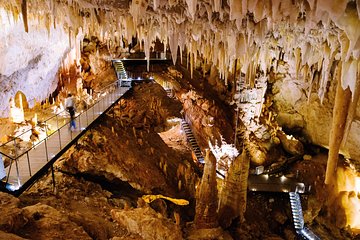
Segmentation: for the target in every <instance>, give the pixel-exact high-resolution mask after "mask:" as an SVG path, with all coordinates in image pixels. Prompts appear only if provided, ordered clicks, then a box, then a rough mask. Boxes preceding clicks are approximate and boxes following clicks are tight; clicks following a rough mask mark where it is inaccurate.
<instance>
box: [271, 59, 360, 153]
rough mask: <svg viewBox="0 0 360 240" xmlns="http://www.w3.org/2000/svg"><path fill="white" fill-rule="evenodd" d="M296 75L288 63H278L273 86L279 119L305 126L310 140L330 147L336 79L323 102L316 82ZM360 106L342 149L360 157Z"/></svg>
mask: <svg viewBox="0 0 360 240" xmlns="http://www.w3.org/2000/svg"><path fill="white" fill-rule="evenodd" d="M302 77H303V76H301V75H300V76H298V77H296V75H295V73H294V72H292V70H291V67H290V66H289V65H288V64H287V63H286V64H284V65H281V66H279V67H278V69H277V71H276V74H275V78H276V82H275V83H274V85H273V86H272V94H273V97H274V98H273V102H274V106H275V109H276V112H277V120H278V122H279V124H280V125H281V126H282V127H283V128H285V129H286V128H287V130H290V131H292V130H295V131H298V130H301V131H302V133H303V134H304V135H305V136H306V138H307V140H309V141H310V142H312V143H314V144H316V145H320V146H323V147H325V148H328V146H329V136H330V129H331V123H332V114H333V107H334V101H335V89H336V81H335V80H330V82H329V84H328V86H327V89H328V91H327V92H326V94H325V98H324V100H323V103H321V102H320V99H319V97H318V95H317V93H316V92H315V85H316V84H317V83H316V82H315V83H313V85H311V84H310V82H306V81H304V80H302V79H301V78H302ZM359 117H360V107H359V106H357V109H356V114H355V117H354V120H353V122H352V125H351V128H350V131H349V135H348V138H347V141H346V143H345V145H344V146H343V147H341V149H340V152H341V154H344V155H345V156H346V157H349V158H351V159H356V160H360V149H359V148H358V144H357V143H358V142H359V141H360V121H359Z"/></svg>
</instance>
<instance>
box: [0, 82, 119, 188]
mask: <svg viewBox="0 0 360 240" xmlns="http://www.w3.org/2000/svg"><path fill="white" fill-rule="evenodd" d="M117 87H120V81H119V80H117V81H115V82H113V83H111V84H108V85H106V86H105V87H103V88H101V90H100V91H99V92H98V93H100V96H98V98H97V99H96V100H95V101H94V103H93V104H91V105H89V106H87V107H86V110H85V111H82V112H80V113H79V114H78V115H77V116H76V117H75V121H77V119H78V120H79V126H78V127H79V128H80V127H81V126H80V118H81V116H82V115H83V114H86V120H87V122H88V118H87V114H88V110H90V109H91V108H92V109H93V112H94V111H95V110H94V108H95V106H96V105H98V104H99V103H100V101H102V100H103V99H104V98H106V97H107V96H108V93H111V92H114V91H115V90H116V89H117ZM110 97H112V96H110ZM111 99H112V98H111ZM100 104H101V103H100ZM103 107H104V106H103ZM99 108H100V107H99ZM64 112H66V110H63V111H61V112H60V113H57V114H55V115H53V116H51V117H49V118H47V119H46V120H45V121H44V122H43V124H45V133H46V137H44V138H42V139H39V141H38V142H37V143H36V144H32V146H31V147H29V148H27V149H25V150H24V151H23V152H21V153H19V152H18V149H17V143H16V139H17V138H19V137H20V136H22V135H23V134H25V133H29V131H32V130H33V128H32V129H29V130H27V131H25V132H24V133H21V134H20V135H18V136H16V137H14V139H12V140H11V141H8V142H7V143H10V142H14V145H13V147H14V149H15V153H14V154H15V156H9V154H5V153H3V152H0V154H2V155H3V156H5V157H7V158H9V159H10V165H9V166H8V172H7V174H6V181H5V184H6V185H7V184H8V182H9V178H10V174H11V169H12V167H13V165H14V163H15V167H16V172H17V177H18V179H19V169H18V161H17V159H20V158H21V157H23V156H24V155H25V154H26V155H27V156H26V158H27V162H28V167H29V175H30V176H31V175H32V173H31V169H30V159H29V152H30V151H31V150H33V149H35V148H36V147H37V146H39V145H40V144H42V143H43V142H45V150H46V153H47V151H48V149H47V147H46V144H47V140H48V139H49V138H50V137H51V136H52V135H54V134H56V133H58V134H59V142H60V149H61V148H62V147H61V134H60V130H61V129H62V128H63V127H64V126H67V125H68V124H69V122H70V119H68V120H67V121H66V120H64V121H63V124H61V123H60V124H59V119H58V116H59V115H61V114H62V113H64ZM53 118H56V129H55V130H54V131H52V132H51V133H49V129H48V124H47V122H48V121H49V120H51V119H53ZM39 125H40V124H37V125H36V126H39ZM87 126H88V123H87ZM87 126H86V127H87ZM80 130H81V129H80ZM80 132H81V131H80ZM71 139H72V133H71ZM1 146H4V144H3V145H1ZM46 161H49V157H48V155H47V154H46Z"/></svg>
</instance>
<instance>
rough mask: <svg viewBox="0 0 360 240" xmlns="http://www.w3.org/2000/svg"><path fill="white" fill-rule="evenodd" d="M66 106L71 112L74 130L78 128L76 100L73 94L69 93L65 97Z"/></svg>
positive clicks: (71, 126)
mask: <svg viewBox="0 0 360 240" xmlns="http://www.w3.org/2000/svg"><path fill="white" fill-rule="evenodd" d="M65 108H66V110H67V111H68V112H69V114H70V119H71V120H70V127H69V129H70V131H73V130H75V129H76V124H75V100H74V98H73V96H72V95H71V94H70V93H69V94H68V96H67V98H66V99H65Z"/></svg>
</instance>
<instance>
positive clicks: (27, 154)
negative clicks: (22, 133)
mask: <svg viewBox="0 0 360 240" xmlns="http://www.w3.org/2000/svg"><path fill="white" fill-rule="evenodd" d="M26 158H27V162H28V167H29V174H30V177H31V175H32V174H31V166H30V159H29V151H27V152H26Z"/></svg>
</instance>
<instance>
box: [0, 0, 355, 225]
mask: <svg viewBox="0 0 360 240" xmlns="http://www.w3.org/2000/svg"><path fill="white" fill-rule="evenodd" d="M0 24H1V26H2V30H1V31H0V40H1V42H2V43H3V44H2V45H0V54H1V55H2V56H1V57H2V62H1V64H0V86H1V91H2V93H1V95H0V101H1V102H2V103H8V102H9V99H10V97H12V96H15V93H16V92H17V91H19V90H20V91H22V92H23V93H24V94H25V95H26V97H27V98H28V99H30V100H31V99H34V102H35V101H42V100H43V99H45V98H46V97H47V96H48V95H49V94H51V93H52V92H53V91H54V90H55V88H56V87H57V83H58V81H60V80H62V81H63V80H64V79H62V75H61V74H59V73H58V69H59V68H60V69H63V70H64V71H65V72H66V71H69V69H70V66H71V65H73V64H74V63H75V65H77V66H80V57H81V48H82V46H83V39H84V37H85V36H88V37H91V36H95V37H97V38H98V39H100V41H101V42H103V43H106V45H107V48H108V50H109V52H110V53H112V52H113V53H116V52H117V49H118V48H121V47H122V46H123V44H124V43H129V42H131V41H132V38H133V37H134V36H136V37H137V39H138V40H139V43H140V45H141V46H140V48H141V49H144V52H145V56H146V58H147V59H148V69H149V59H150V48H151V47H152V46H153V42H154V41H156V40H159V41H161V42H163V43H164V45H165V46H169V50H170V52H171V56H172V60H173V63H174V64H176V63H177V62H181V63H182V62H185V60H186V63H187V65H188V68H189V70H190V73H191V77H193V74H194V71H195V70H196V69H198V70H202V71H203V73H204V75H205V74H206V72H207V71H208V69H209V67H214V68H216V69H217V70H218V74H219V81H220V82H221V83H222V84H223V85H225V86H231V87H232V91H233V94H232V99H230V100H229V102H232V103H233V104H235V105H236V104H239V103H240V101H241V99H240V98H241V94H238V92H239V91H240V90H241V86H245V87H254V86H255V85H256V83H257V82H258V81H259V78H260V77H262V76H264V77H265V76H266V77H267V76H268V75H269V73H271V72H272V71H273V69H274V68H275V69H276V68H277V67H278V66H279V65H281V64H282V63H283V62H287V63H288V64H289V66H290V68H291V69H290V71H291V73H292V76H294V77H296V80H301V81H302V84H303V85H304V86H306V87H305V89H304V91H306V94H305V95H306V96H307V98H308V99H309V101H310V99H311V98H313V97H314V95H317V101H318V102H320V103H321V104H326V103H325V102H326V96H327V94H329V91H332V90H331V89H330V87H329V86H330V85H331V83H332V82H334V81H335V82H337V88H336V93H335V94H336V95H335V104H334V109H333V113H332V114H333V122H332V125H331V131H330V135H329V138H328V139H329V142H328V143H325V144H323V145H324V146H325V147H328V148H329V157H328V164H327V171H326V178H325V183H327V184H334V182H335V181H336V169H337V163H338V154H339V151H340V152H341V153H343V154H344V155H345V156H346V157H348V158H351V159H354V160H360V154H359V152H356V153H354V152H352V151H351V150H349V149H348V148H347V145H346V140H347V139H349V138H351V137H353V136H350V134H349V132H350V131H351V129H352V128H351V125H352V122H353V120H354V119H355V118H356V112H357V111H356V108H357V101H358V99H359V95H360V91H359V81H360V80H359V79H360V61H359V58H360V30H359V26H360V1H359V0H338V1H328V0H295V1H292V0H242V1H240V0H132V1H127V0H118V1H116V0H98V1H95V0H50V1H47V0H46V1H45V0H39V1H27V0H10V1H1V3H0ZM35 39H36V41H34V40H35ZM165 51H166V48H165ZM115 56H116V55H115V54H114V56H110V57H109V58H111V57H115ZM183 57H185V58H186V59H183ZM178 58H179V59H178ZM49 60H51V61H49ZM79 71H81V69H80V70H79ZM65 81H66V79H65ZM35 83H36V84H35ZM39 89H40V90H41V91H39ZM264 94H265V93H264ZM31 104H32V102H31V101H30V105H31ZM264 104H266V103H264ZM30 107H31V106H30ZM8 112H9V111H8V104H3V105H1V106H0V114H1V115H2V116H3V117H4V116H6V115H7V113H8ZM260 112H261V111H260ZM357 140H359V139H355V140H353V141H355V142H357V143H358V144H359V141H360V140H359V141H357ZM234 164H235V163H234ZM236 164H237V163H236ZM239 191H240V190H239ZM238 197H239V196H238ZM239 198H240V197H239ZM223 214H225V213H224V212H223ZM199 221H200V220H199ZM226 224H228V223H226Z"/></svg>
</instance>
